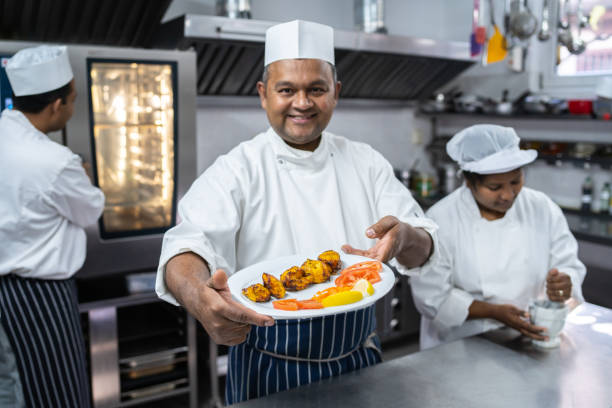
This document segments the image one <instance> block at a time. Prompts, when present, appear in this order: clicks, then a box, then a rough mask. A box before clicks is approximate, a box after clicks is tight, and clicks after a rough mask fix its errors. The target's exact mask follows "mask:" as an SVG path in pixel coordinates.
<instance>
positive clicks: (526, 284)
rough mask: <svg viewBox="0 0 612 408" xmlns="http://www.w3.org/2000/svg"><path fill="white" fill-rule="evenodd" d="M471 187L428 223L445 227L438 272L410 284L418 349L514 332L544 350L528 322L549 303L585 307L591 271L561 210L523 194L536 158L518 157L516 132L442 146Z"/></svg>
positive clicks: (527, 153) (529, 153)
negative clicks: (535, 307)
mask: <svg viewBox="0 0 612 408" xmlns="http://www.w3.org/2000/svg"><path fill="white" fill-rule="evenodd" d="M446 151H447V152H448V154H449V156H450V157H451V158H452V159H453V160H454V161H456V162H457V163H458V164H459V166H460V168H461V170H462V171H463V175H464V177H465V180H466V182H465V185H464V186H462V187H460V188H459V189H457V190H455V191H454V192H453V193H452V194H450V195H449V196H447V197H445V198H444V199H442V200H440V201H439V202H438V203H436V205H434V206H433V207H432V208H431V209H430V210H429V211H428V216H429V217H430V218H431V219H433V220H434V221H435V222H436V223H437V224H438V225H439V227H440V229H439V240H440V241H439V250H440V262H437V263H435V264H432V265H431V266H430V268H431V269H430V270H429V271H428V273H424V274H422V275H419V276H415V277H413V278H412V279H411V287H412V293H413V297H414V300H415V304H416V306H417V309H418V310H419V311H420V313H421V314H422V319H421V335H420V342H421V348H422V349H426V348H430V347H433V346H436V345H437V344H440V343H444V342H449V341H453V340H456V339H459V338H463V337H467V336H471V335H474V334H478V333H482V332H485V331H488V330H491V329H495V328H498V327H501V326H504V325H505V326H509V327H511V328H514V329H516V330H518V331H519V332H521V333H522V334H523V335H525V336H527V337H530V338H533V339H539V340H543V339H545V338H546V333H545V332H544V331H543V328H541V327H536V326H533V325H531V324H530V323H529V320H528V319H527V317H528V316H527V313H526V312H525V309H526V307H527V306H528V304H529V302H530V301H532V300H534V299H535V298H537V297H541V296H542V297H543V296H544V294H545V295H546V296H547V297H548V298H549V299H550V300H552V301H557V302H564V301H567V300H568V299H569V298H570V297H573V298H574V299H575V300H576V301H578V302H582V301H583V297H582V291H581V288H580V286H581V284H582V281H583V279H584V275H585V272H586V270H585V267H584V265H583V264H582V262H580V260H578V256H577V252H578V245H577V243H576V239H574V237H573V236H572V234H571V233H570V230H569V228H568V226H567V222H566V220H565V218H564V216H563V213H562V212H561V209H560V208H559V207H558V206H557V205H556V204H555V203H553V202H552V200H551V199H550V198H548V197H547V196H546V195H545V194H543V193H541V192H539V191H535V190H532V189H530V188H527V187H523V182H524V179H523V170H522V167H523V166H525V165H526V164H528V163H531V162H532V161H534V160H535V158H536V156H537V152H536V151H534V150H520V149H519V137H518V136H517V135H516V132H515V131H514V129H512V128H508V127H501V126H496V125H476V126H472V127H469V128H467V129H464V130H462V131H461V132H459V133H457V134H456V135H455V136H454V137H453V138H452V139H451V140H450V141H449V142H448V144H447V145H446Z"/></svg>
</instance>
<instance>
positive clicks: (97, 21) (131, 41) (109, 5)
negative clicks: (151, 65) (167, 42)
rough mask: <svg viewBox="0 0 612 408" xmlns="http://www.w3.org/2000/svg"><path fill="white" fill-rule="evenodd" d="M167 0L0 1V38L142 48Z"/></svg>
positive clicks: (159, 17) (164, 10) (146, 44)
mask: <svg viewBox="0 0 612 408" xmlns="http://www.w3.org/2000/svg"><path fill="white" fill-rule="evenodd" d="M170 2H171V0H104V1H89V0H87V1H86V0H24V1H15V0H0V38H2V39H6V40H18V41H36V42H38V41H40V42H54V43H62V44H66V43H78V44H100V45H115V46H124V47H145V46H148V45H149V43H150V40H151V35H152V34H153V32H155V31H156V29H157V28H158V27H159V25H160V21H161V19H162V18H163V16H164V14H165V13H166V10H167V9H168V6H169V5H170Z"/></svg>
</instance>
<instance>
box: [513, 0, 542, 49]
mask: <svg viewBox="0 0 612 408" xmlns="http://www.w3.org/2000/svg"><path fill="white" fill-rule="evenodd" d="M523 6H524V7H523V9H522V10H520V11H519V12H518V13H516V14H514V15H513V16H511V17H510V31H511V32H512V34H513V35H515V36H516V37H518V38H519V39H521V40H526V39H528V38H529V37H531V36H532V35H533V33H535V32H536V30H537V29H538V19H537V18H536V16H534V15H533V13H532V12H531V10H530V9H529V6H528V5H527V0H525V1H524V4H523Z"/></svg>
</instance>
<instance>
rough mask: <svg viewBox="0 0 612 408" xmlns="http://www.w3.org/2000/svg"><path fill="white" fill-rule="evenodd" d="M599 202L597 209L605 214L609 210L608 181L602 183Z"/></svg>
mask: <svg viewBox="0 0 612 408" xmlns="http://www.w3.org/2000/svg"><path fill="white" fill-rule="evenodd" d="M599 202H600V204H599V211H600V212H601V213H602V214H607V213H608V212H609V211H610V183H608V182H606V183H604V185H603V187H602V189H601V192H600V193H599Z"/></svg>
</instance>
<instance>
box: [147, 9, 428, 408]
mask: <svg viewBox="0 0 612 408" xmlns="http://www.w3.org/2000/svg"><path fill="white" fill-rule="evenodd" d="M340 88H341V84H340V82H338V81H337V80H336V69H335V66H334V43H333V30H332V28H331V27H328V26H325V25H321V24H316V23H312V22H307V21H292V22H288V23H284V24H278V25H275V26H273V27H271V28H269V29H268V30H267V32H266V44H265V70H264V74H263V78H262V81H261V82H258V84H257V89H258V92H259V97H260V100H261V106H262V107H263V109H264V110H265V111H266V114H267V116H268V121H269V122H270V128H269V129H268V130H267V131H265V132H263V133H260V134H258V135H257V136H255V137H254V138H253V139H251V140H249V141H247V142H245V143H242V144H240V145H239V146H237V147H236V148H234V149H233V150H232V151H230V152H229V153H228V154H226V155H223V156H221V157H219V158H218V159H217V161H216V162H215V163H214V164H213V165H212V166H211V167H209V168H208V169H207V170H206V171H205V172H204V173H203V174H202V175H201V176H200V177H199V178H198V179H197V180H196V181H195V182H194V184H193V186H192V187H191V189H190V190H189V191H188V193H187V194H186V195H185V197H184V198H183V199H182V200H181V202H180V204H179V215H180V218H181V220H182V221H181V223H180V224H179V225H177V226H176V227H174V228H173V229H171V230H170V231H168V232H167V233H166V235H165V237H164V243H163V248H162V253H161V259H160V264H159V270H158V275H157V283H156V289H157V293H158V294H159V296H160V297H161V298H162V299H165V300H168V301H169V302H173V303H178V304H181V305H183V306H184V307H185V308H186V309H187V310H188V311H189V312H190V313H191V314H193V315H194V316H195V317H196V318H197V319H198V320H199V321H200V322H201V323H202V325H203V326H204V328H205V329H206V331H207V332H208V334H209V335H210V336H211V338H212V339H213V340H214V341H215V342H217V343H220V344H226V345H231V346H233V347H231V348H230V351H229V361H228V374H227V380H226V403H228V404H233V403H237V402H240V401H244V400H247V399H249V398H255V397H259V396H263V395H267V394H270V393H273V392H278V391H282V390H285V389H288V388H292V387H296V386H299V385H303V384H308V383H310V382H315V381H319V380H320V379H323V378H327V377H331V376H335V375H339V374H342V373H345V372H348V371H352V370H356V369H359V368H362V367H367V366H370V365H372V364H376V363H378V362H380V361H381V356H380V349H379V341H378V338H377V337H376V335H375V332H374V330H375V328H376V321H375V315H374V311H375V310H374V306H371V307H367V308H363V309H360V310H356V311H349V312H344V313H338V314H334V315H331V316H325V317H317V318H310V319H300V320H295V319H294V320H276V321H274V320H273V319H272V318H271V317H269V316H264V315H261V314H257V313H255V312H254V311H252V310H250V309H248V308H246V307H243V306H241V305H240V304H238V303H237V302H236V301H234V300H232V299H231V294H230V291H229V289H228V286H227V283H226V282H227V274H228V273H230V274H231V273H234V272H236V271H238V270H240V269H242V268H244V267H247V266H249V265H252V264H255V263H257V262H261V261H265V260H271V259H275V258H278V257H282V256H286V255H291V254H302V255H304V257H306V256H310V257H316V256H317V254H319V253H321V252H322V251H324V250H328V249H334V248H336V249H338V248H340V246H342V245H343V244H347V245H344V246H343V247H342V249H343V250H344V252H346V253H349V254H358V255H365V256H368V257H371V258H375V259H378V260H380V261H383V262H386V261H391V262H393V263H394V264H395V265H396V267H398V268H399V269H400V271H402V272H404V273H408V272H413V273H418V270H417V269H415V268H418V267H420V266H422V265H423V264H425V263H426V262H428V260H429V258H430V257H431V255H432V253H433V252H434V251H433V248H434V247H435V245H434V240H433V239H432V237H433V236H434V235H433V233H434V230H435V229H436V226H435V224H434V223H433V222H432V221H430V220H428V219H426V218H424V215H423V212H422V211H421V209H420V208H419V206H418V205H417V203H416V202H415V201H414V199H413V198H412V197H411V195H410V193H409V192H408V190H407V189H406V188H405V187H404V186H403V185H402V184H401V183H400V182H399V181H398V180H397V179H396V178H395V177H394V174H393V169H392V167H391V165H390V164H389V163H388V162H387V161H386V160H385V159H384V158H383V157H382V156H381V155H380V154H379V153H378V152H376V151H375V150H374V149H372V148H371V147H370V146H368V145H366V144H364V143H357V142H352V141H350V140H349V139H346V138H344V137H341V136H336V135H333V134H331V133H328V132H325V131H324V130H325V128H326V126H327V124H328V123H329V121H330V119H331V116H332V113H333V110H334V108H335V106H336V103H337V101H338V96H339V93H340ZM348 244H350V245H348ZM351 245H353V246H354V247H353V246H351ZM358 248H359V249H358ZM429 262H432V261H431V260H429ZM270 272H276V274H277V276H278V274H280V272H282V271H270ZM211 275H212V276H211Z"/></svg>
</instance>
